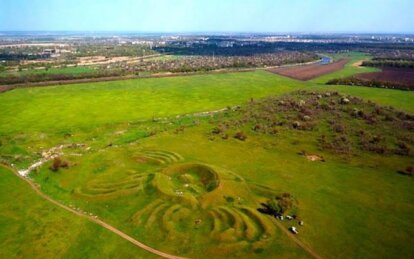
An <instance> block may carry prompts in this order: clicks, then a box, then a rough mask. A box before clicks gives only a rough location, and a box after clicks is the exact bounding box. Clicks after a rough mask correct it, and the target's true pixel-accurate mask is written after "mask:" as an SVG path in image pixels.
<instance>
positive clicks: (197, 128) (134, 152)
mask: <svg viewBox="0 0 414 259" xmlns="http://www.w3.org/2000/svg"><path fill="white" fill-rule="evenodd" d="M350 55H351V56H350V59H351V60H350V62H349V64H348V65H347V66H346V68H345V69H344V70H342V71H338V72H336V73H334V74H332V75H327V76H324V77H321V78H318V79H314V80H312V81H308V82H300V81H295V80H292V79H288V78H284V77H281V76H278V75H275V74H272V73H268V72H266V71H256V72H243V73H228V74H210V75H196V76H188V77H171V78H157V79H136V80H125V81H113V82H100V83H88V84H77V85H66V86H51V87H39V88H24V89H16V90H12V91H9V92H6V93H3V94H1V95H0V111H1V113H0V155H1V156H0V159H1V160H2V162H4V163H7V164H14V165H15V166H16V167H17V168H19V169H23V168H26V167H27V166H28V165H30V164H31V163H33V161H36V160H37V159H39V158H40V157H41V155H40V152H41V151H45V150H48V149H49V148H51V147H54V146H57V145H60V144H65V143H82V144H85V145H86V147H87V148H79V149H64V150H63V151H62V152H63V154H62V155H61V159H62V160H63V161H65V162H66V164H67V168H57V170H52V169H53V163H54V162H53V161H49V162H48V163H47V164H45V165H44V166H42V167H40V168H39V169H38V170H35V171H34V172H32V173H31V174H30V178H31V179H32V180H33V181H35V182H36V183H38V184H40V188H41V190H42V191H43V192H44V193H46V194H47V195H49V196H50V197H53V198H55V199H56V200H59V201H61V202H62V203H64V204H66V205H71V206H76V207H80V208H82V210H84V211H87V212H91V213H93V214H94V215H98V216H99V217H100V218H101V219H103V220H104V221H106V222H108V223H110V224H111V225H113V226H115V227H117V228H119V229H121V230H122V231H124V232H126V233H128V234H130V235H131V236H133V237H135V238H136V239H137V240H139V241H142V242H143V243H145V244H148V245H150V246H152V247H154V248H156V249H159V250H161V251H164V252H168V253H171V254H176V255H181V256H187V257H191V258H204V257H206V256H209V257H218V258H224V257H225V258H235V257H239V258H252V257H260V258H306V257H311V255H310V254H308V253H307V252H306V251H305V250H303V249H302V248H301V247H299V246H298V245H297V244H296V243H295V242H294V241H293V240H292V237H291V236H288V235H286V233H284V232H283V231H282V229H280V227H279V226H278V225H277V224H275V219H274V218H272V217H270V216H269V215H265V214H260V213H259V212H258V211H257V209H258V208H259V207H261V203H265V202H266V201H267V200H268V199H270V198H272V197H275V196H277V195H280V194H283V193H289V194H290V195H291V196H292V197H294V199H293V200H292V202H293V204H294V206H292V207H289V209H288V210H287V211H286V214H292V215H293V214H295V215H298V217H299V218H300V219H301V220H303V221H304V226H298V224H297V221H279V223H280V224H281V226H282V227H283V228H285V229H287V228H288V227H290V226H296V227H298V229H299V235H297V236H295V237H296V238H297V239H298V240H299V241H300V242H302V243H303V244H304V245H306V246H308V247H310V249H311V250H312V251H314V252H315V253H316V254H318V255H320V256H322V257H324V258H333V257H337V258H354V257H360V258H378V257H381V258H395V257H399V258H411V257H413V256H414V249H413V248H412V246H410V241H409V240H411V237H412V236H413V235H414V231H413V230H414V220H413V219H412V217H410V215H413V213H414V206H413V204H414V195H413V193H412V184H413V179H412V178H410V177H408V176H404V175H401V174H398V173H397V172H398V171H399V170H404V169H405V167H407V166H409V165H412V163H413V155H412V150H411V153H408V154H407V153H404V152H406V149H405V148H408V149H409V150H410V149H412V148H414V147H413V145H412V143H413V132H412V130H411V131H410V128H409V126H407V125H410V123H412V122H410V121H409V116H408V119H407V117H405V113H410V114H413V113H414V102H413V99H414V95H413V92H406V91H399V90H388V89H378V88H375V89H374V88H367V87H349V86H327V85H324V84H323V83H324V82H326V81H327V80H329V78H334V77H339V76H347V75H349V74H353V73H356V72H358V71H362V70H364V71H365V70H367V69H365V68H358V67H354V66H352V64H353V63H355V62H356V61H358V60H361V59H364V58H369V57H367V56H363V55H362V54H359V53H351V54H350ZM299 90H305V92H303V93H302V92H298V91H299ZM313 92H314V93H313ZM327 92H329V93H330V94H329V95H326V93H327ZM334 92H335V94H334ZM336 92H338V93H336ZM331 94H332V95H335V96H332V97H331ZM318 95H321V96H320V97H319V96H318ZM347 95H351V96H353V97H352V98H351V97H348V98H349V99H350V101H351V103H350V104H343V103H342V102H343V101H342V99H341V98H345V96H347ZM268 96H275V97H274V98H275V99H270V100H268V99H263V98H266V97H268ZM354 97H355V98H354ZM368 101H370V102H368ZM374 103H375V104H374ZM237 105H240V106H241V108H240V110H239V109H237V108H236V109H235V108H233V109H228V110H227V111H225V112H220V113H217V114H210V115H208V116H197V115H188V116H179V115H184V114H192V113H197V112H203V111H213V110H218V109H222V108H226V107H229V108H230V107H235V106H237ZM286 105H288V106H286ZM289 105H292V106H289ZM285 106H286V107H285ZM388 106H392V107H394V108H393V109H392V108H389V107H388ZM324 107H325V108H324ZM285 108H286V109H285ZM324 109H328V110H324ZM360 111H361V112H360ZM399 111H401V112H399ZM303 114H307V115H306V116H308V117H309V118H307V117H304V115H303ZM177 116H178V117H177ZM160 118H163V119H160ZM296 121H299V122H297V123H296ZM258 125H259V126H258ZM294 125H296V126H294ZM305 126H306V127H305ZM302 127H303V128H302ZM361 132H364V133H361ZM236 135H237V136H239V137H238V138H240V139H237V138H235V137H234V136H236ZM240 136H245V137H247V138H246V139H242V140H241V137H240ZM322 136H324V137H322ZM321 139H323V140H324V141H325V142H324V141H321ZM373 139H374V140H375V141H374V142H373V143H371V141H372V140H373ZM338 141H339V142H338ZM401 142H404V145H401ZM361 143H363V144H361ZM304 151H305V152H304ZM397 151H398V152H397ZM306 153H308V154H314V155H318V157H323V159H324V160H325V162H321V161H315V162H312V161H309V160H308V159H306V158H307V157H306V155H304V154H306ZM51 168H52V169H51ZM0 185H1V187H2V188H0V192H2V195H1V196H0V197H1V198H0V201H1V202H0V208H1V211H2V212H1V213H0V233H1V234H0V245H1V246H2V247H3V248H4V247H5V249H4V250H3V249H2V250H1V251H0V257H2V256H4V257H13V255H21V256H17V257H26V256H27V255H28V254H30V253H37V254H39V257H43V258H44V257H48V256H49V255H50V254H54V255H58V257H70V258H73V257H76V258H79V257H113V258H124V257H138V258H140V257H145V258H147V257H148V256H149V254H147V253H145V252H144V251H142V250H140V249H138V248H136V247H133V246H132V245H129V244H128V243H127V242H126V241H123V240H121V239H118V237H116V236H113V235H112V234H111V233H109V232H108V233H107V232H106V231H105V230H103V229H101V228H100V227H99V226H95V225H93V224H92V223H89V222H87V221H85V220H84V219H79V218H76V216H74V215H70V214H69V213H66V212H64V211H60V209H58V208H55V207H54V205H51V204H48V203H47V202H46V201H43V200H42V199H41V198H38V197H37V196H35V194H34V192H33V191H32V190H30V189H29V187H28V186H25V183H23V182H21V180H20V179H18V178H17V177H15V176H14V175H13V174H12V173H11V172H9V171H7V170H4V169H1V168H0ZM13 197H19V202H15V201H14V200H13V199H15V198H13ZM39 208H40V209H39ZM28 211H29V212H30V213H28ZM45 211H46V212H47V213H46V212H45ZM33 219H37V220H33ZM10 222H12V223H10ZM34 222H36V223H34ZM34 224H35V226H33V225H34ZM54 226H58V227H59V228H62V231H56V227H54ZM22 229H23V230H25V229H28V231H29V232H28V233H27V234H25V235H24V236H20V238H24V239H25V240H28V241H27V242H25V240H16V239H13V237H15V236H16V234H17V233H18V232H19V231H20V232H21V231H23V230H22ZM50 229H53V230H50ZM68 229H70V231H69V230H68ZM54 231H56V232H54ZM98 236H99V238H96V237H98ZM33 240H40V241H39V242H43V243H41V245H32V244H31V243H30V242H33ZM59 240H62V241H61V242H59ZM68 240H69V241H68ZM36 249H39V250H36ZM94 251H99V252H97V253H96V254H95V253H94ZM2 253H3V254H2Z"/></svg>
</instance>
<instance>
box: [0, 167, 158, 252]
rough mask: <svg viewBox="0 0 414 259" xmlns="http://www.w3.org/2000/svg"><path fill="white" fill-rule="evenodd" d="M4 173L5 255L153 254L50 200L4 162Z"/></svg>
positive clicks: (0, 187) (0, 202) (0, 223)
mask: <svg viewBox="0 0 414 259" xmlns="http://www.w3.org/2000/svg"><path fill="white" fill-rule="evenodd" d="M0 175H1V177H0V229H1V231H0V244H1V247H2V248H1V249H0V257H1V258H51V257H53V258H56V257H59V258H103V257H106V258H108V257H119V258H125V257H128V258H141V257H149V258H151V254H149V253H146V252H145V251H143V250H138V249H136V247H135V246H133V245H131V244H129V243H128V242H127V241H125V240H123V239H121V238H119V237H117V236H115V235H114V234H112V233H110V232H109V231H107V230H105V229H103V228H101V227H99V226H97V225H95V224H93V223H91V222H88V221H87V220H86V219H82V218H77V217H74V216H73V215H72V214H71V213H69V212H66V211H64V210H62V209H60V208H57V207H55V206H54V205H51V204H49V203H48V202H47V201H45V200H43V199H42V198H40V197H38V196H37V195H36V194H35V193H34V191H33V190H31V189H30V187H29V185H27V184H26V183H24V182H23V181H22V180H20V179H19V178H18V177H16V176H15V175H14V174H13V173H12V172H10V171H9V170H7V169H5V168H3V167H1V166H0ZM102 243H105V247H103V246H102Z"/></svg>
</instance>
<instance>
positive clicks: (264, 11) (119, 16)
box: [0, 0, 414, 34]
mask: <svg viewBox="0 0 414 259" xmlns="http://www.w3.org/2000/svg"><path fill="white" fill-rule="evenodd" d="M412 10H414V2H413V1H410V0H394V1H392V0H366V1H359V0H347V1H341V2H339V1H338V2H332V1H328V0H307V1H306V0H305V1H303V0H302V1H300V0H291V1H289V2H288V3H286V2H285V1H281V0H273V1H272V0H255V1H253V0H244V1H236V0H228V1H225V2H224V1H219V0H211V1H196V0H194V1H191V0H170V1H168V0H156V1H154V0H153V1H150V0H142V1H131V0H118V1H111V2H103V1H98V0H73V1H62V0H42V1H41V0H31V1H29V0H3V1H1V3H0V31H3V32H6V31H15V32H17V31H26V32H28V31H32V32H33V31H45V32H47V31H55V32H56V31H59V32H63V31H66V32H135V33H138V32H141V33H297V34H306V33H308V34H321V33H354V34H364V33H373V34H393V33H394V34H395V33H397V34H412V33H414V19H412V17H411V13H412Z"/></svg>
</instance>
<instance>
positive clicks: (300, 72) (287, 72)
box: [269, 59, 348, 81]
mask: <svg viewBox="0 0 414 259" xmlns="http://www.w3.org/2000/svg"><path fill="white" fill-rule="evenodd" d="M347 63H348V60H347V59H341V60H338V61H336V62H334V63H331V64H328V65H321V64H312V65H304V66H295V67H285V68H276V69H269V71H270V72H272V73H275V74H279V75H282V76H286V77H290V78H293V79H297V80H302V81H307V80H311V79H314V78H316V77H319V76H322V75H326V74H330V73H332V72H335V71H338V70H341V69H343V68H344V66H345V65H346V64H347Z"/></svg>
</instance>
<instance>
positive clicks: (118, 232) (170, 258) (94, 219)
mask: <svg viewBox="0 0 414 259" xmlns="http://www.w3.org/2000/svg"><path fill="white" fill-rule="evenodd" d="M0 166H1V167H3V168H6V169H8V170H10V171H12V172H13V173H14V174H15V175H16V176H18V177H19V178H20V179H22V180H23V181H25V182H26V183H28V184H29V186H30V187H31V188H32V189H33V190H34V191H35V192H36V194H38V195H39V196H40V197H42V198H43V199H45V200H47V201H49V202H51V203H53V204H55V205H56V206H58V207H60V208H62V209H64V210H67V211H69V212H71V213H73V214H75V215H77V216H79V217H83V218H86V219H88V220H89V221H92V222H94V223H96V224H98V225H100V226H102V227H104V228H106V229H107V230H109V231H111V232H112V233H114V234H116V235H118V236H119V237H121V238H123V239H125V240H127V241H129V242H131V243H132V244H134V245H135V246H137V247H139V248H142V249H144V250H146V251H148V252H150V253H152V254H154V255H158V256H161V257H164V258H168V259H185V258H184V257H179V256H175V255H170V254H167V253H164V252H161V251H159V250H157V249H155V248H152V247H150V246H147V245H145V244H143V243H141V242H139V241H138V240H136V239H134V238H133V237H131V236H129V235H128V234H126V233H124V232H122V231H121V230H119V229H117V228H115V227H113V226H111V225H109V224H108V223H106V222H104V221H102V220H100V219H98V218H97V217H94V216H89V215H86V214H85V213H83V212H80V211H78V210H75V209H72V208H70V207H68V206H66V205H64V204H62V203H60V202H58V201H56V200H54V199H52V198H50V197H49V196H47V195H46V194H44V193H43V192H41V191H40V190H39V188H38V186H37V185H36V184H35V183H33V182H32V181H31V180H30V179H29V178H26V177H23V176H21V175H20V174H19V173H18V172H17V171H16V170H15V169H14V168H11V167H9V166H6V165H3V164H0Z"/></svg>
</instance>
